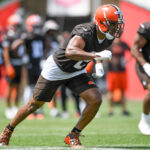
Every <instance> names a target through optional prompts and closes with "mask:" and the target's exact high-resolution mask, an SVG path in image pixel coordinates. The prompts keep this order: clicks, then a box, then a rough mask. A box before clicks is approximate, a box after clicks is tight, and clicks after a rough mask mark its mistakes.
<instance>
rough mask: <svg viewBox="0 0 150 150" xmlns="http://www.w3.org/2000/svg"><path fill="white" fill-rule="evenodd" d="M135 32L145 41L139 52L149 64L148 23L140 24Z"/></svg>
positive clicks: (149, 34)
mask: <svg viewBox="0 0 150 150" xmlns="http://www.w3.org/2000/svg"><path fill="white" fill-rule="evenodd" d="M137 32H138V33H139V34H140V35H142V36H143V37H144V38H145V39H146V40H147V43H146V44H145V46H144V47H143V48H142V51H141V52H142V54H143V56H144V58H145V60H146V61H147V62H150V22H145V23H142V24H141V25H140V27H139V29H138V31H137Z"/></svg>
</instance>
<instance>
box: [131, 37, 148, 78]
mask: <svg viewBox="0 0 150 150" xmlns="http://www.w3.org/2000/svg"><path fill="white" fill-rule="evenodd" d="M146 43H147V40H146V39H145V38H144V37H143V36H141V35H140V34H137V35H136V37H135V40H134V43H133V46H132V48H131V53H132V55H133V57H135V59H136V60H137V61H138V62H139V63H140V64H141V65H142V67H143V69H144V71H145V73H146V74H147V75H148V76H149V77H150V63H148V62H146V60H145V59H144V57H143V55H142V53H141V52H140V49H141V48H142V47H144V45H145V44H146Z"/></svg>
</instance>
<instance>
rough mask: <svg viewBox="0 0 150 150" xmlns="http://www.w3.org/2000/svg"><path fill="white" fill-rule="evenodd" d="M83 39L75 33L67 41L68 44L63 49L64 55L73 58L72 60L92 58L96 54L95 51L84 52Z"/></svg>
mask: <svg viewBox="0 0 150 150" xmlns="http://www.w3.org/2000/svg"><path fill="white" fill-rule="evenodd" d="M84 47H85V41H84V39H83V38H82V37H80V36H78V35H75V36H74V37H72V39H71V40H70V41H69V43H68V46H67V48H66V51H65V55H66V57H68V58H70V59H73V60H76V61H78V60H92V59H94V58H96V57H99V56H97V55H96V54H95V53H92V52H86V51H85V50H84Z"/></svg>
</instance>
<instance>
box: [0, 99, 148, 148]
mask: <svg viewBox="0 0 150 150" xmlns="http://www.w3.org/2000/svg"><path fill="white" fill-rule="evenodd" d="M58 105H60V104H58ZM59 107H60V106H59ZM74 107H75V106H74V103H73V102H72V100H70V101H69V102H68V109H69V113H70V118H69V119H62V118H61V117H57V118H52V117H50V116H49V108H48V105H47V104H45V105H44V112H45V119H44V120H36V119H35V120H24V121H23V122H22V123H21V124H19V126H17V127H16V129H15V131H14V133H13V136H12V138H11V141H10V145H9V146H8V147H0V149H13V150H15V149H20V150H24V149H25V150H52V149H57V150H59V149H60V150H66V149H71V148H69V147H68V146H67V145H65V144H64V142H63V140H64V137H65V136H66V135H67V134H68V133H69V131H70V130H71V129H72V127H73V126H74V125H75V124H76V122H77V120H78V119H77V118H74V116H73V114H74V112H75V108H74ZM127 107H128V110H129V111H130V113H131V116H129V117H127V116H122V114H121V107H120V106H115V109H114V116H111V117H110V116H108V102H107V101H106V100H104V101H103V104H102V106H101V108H100V110H99V115H100V116H99V117H97V118H94V120H93V121H92V122H91V123H90V124H89V125H88V126H87V127H86V128H85V129H84V130H83V132H82V134H83V135H84V136H85V137H82V136H81V137H80V140H81V143H82V144H83V145H84V146H85V148H84V149H87V150H97V149H99V150H103V149H104V150H105V149H106V150H108V149H110V150H119V149H127V150H128V149H132V150H133V149H135V150H137V149H139V150H142V149H150V136H144V135H142V134H141V133H140V132H139V130H138V122H139V120H140V116H141V111H142V102H141V101H138V102H135V101H128V103H127ZM4 109H5V104H4V102H3V101H0V132H1V131H2V130H3V128H4V127H5V126H6V125H7V124H8V123H9V120H8V119H6V118H5V115H4Z"/></svg>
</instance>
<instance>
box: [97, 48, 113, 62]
mask: <svg viewBox="0 0 150 150" xmlns="http://www.w3.org/2000/svg"><path fill="white" fill-rule="evenodd" d="M95 54H96V55H97V56H99V57H96V58H95V60H100V61H102V60H111V58H112V52H111V51H109V50H104V51H102V52H98V53H95Z"/></svg>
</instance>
